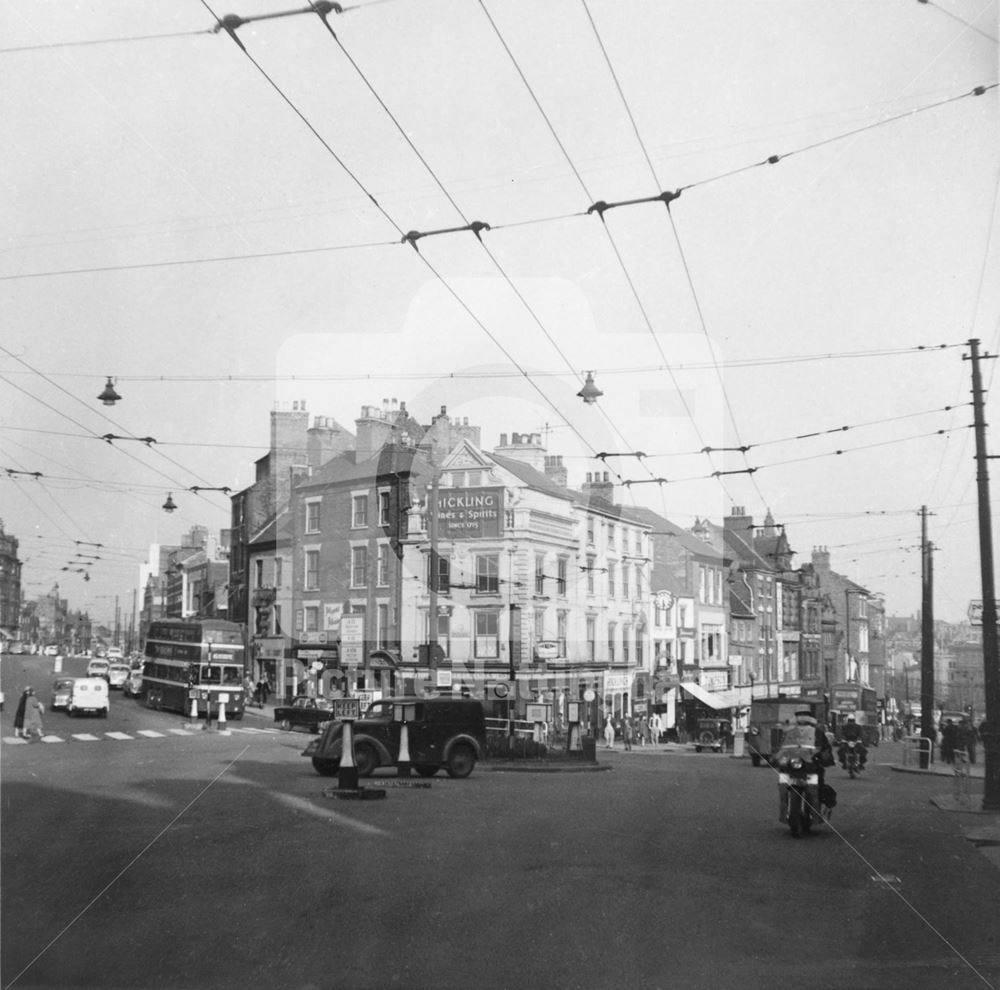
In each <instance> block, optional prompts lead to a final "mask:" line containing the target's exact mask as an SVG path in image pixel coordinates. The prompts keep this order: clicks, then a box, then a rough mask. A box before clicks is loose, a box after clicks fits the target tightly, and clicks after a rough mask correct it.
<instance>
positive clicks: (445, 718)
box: [302, 697, 486, 778]
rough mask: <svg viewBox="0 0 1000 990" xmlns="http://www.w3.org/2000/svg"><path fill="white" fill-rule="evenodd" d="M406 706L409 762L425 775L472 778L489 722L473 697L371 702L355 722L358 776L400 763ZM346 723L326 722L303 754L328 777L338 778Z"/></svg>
mask: <svg viewBox="0 0 1000 990" xmlns="http://www.w3.org/2000/svg"><path fill="white" fill-rule="evenodd" d="M401 706H405V708H406V714H407V723H406V728H407V740H408V746H409V751H410V763H411V765H412V766H413V768H414V770H416V771H417V773H419V774H420V775H421V776H422V777H433V776H434V774H436V773H437V772H438V770H440V769H441V767H444V768H445V769H446V770H447V771H448V776H449V777H456V778H461V777H468V776H469V774H470V773H472V770H473V768H474V767H475V765H476V760H478V759H480V758H481V757H482V755H483V754H484V753H485V752H486V719H485V717H484V715H483V705H482V702H480V701H475V700H472V699H469V698H417V697H403V698H386V699H384V700H383V701H375V702H372V704H371V705H369V706H368V710H367V711H366V712H365V714H364V716H363V717H362V718H360V719H358V720H357V721H356V722H355V723H354V732H353V736H354V762H355V765H356V766H357V769H358V776H359V777H370V776H371V775H372V774H373V773H374V772H375V771H376V770H377V769H378V768H379V767H394V766H396V765H397V763H398V761H399V733H400V725H401V724H402V723H401V722H400V721H398V720H397V719H396V718H395V717H394V714H398V710H399V708H400V707H401ZM343 736H344V724H343V722H339V721H337V722H327V723H326V725H325V727H324V728H323V731H322V735H320V737H319V739H316V740H314V741H313V742H311V743H310V744H309V745H308V746H307V747H306V749H305V750H304V751H303V753H302V755H303V756H309V757H312V764H313V768H314V769H315V770H316V772H317V773H318V774H321V775H322V776H324V777H333V776H336V775H337V773H338V772H339V770H340V756H341V752H342V750H343Z"/></svg>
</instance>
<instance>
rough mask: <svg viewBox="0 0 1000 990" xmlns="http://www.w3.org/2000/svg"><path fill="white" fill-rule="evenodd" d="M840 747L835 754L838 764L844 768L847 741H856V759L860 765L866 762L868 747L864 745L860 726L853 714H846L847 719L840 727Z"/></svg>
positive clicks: (845, 764) (845, 766) (845, 765)
mask: <svg viewBox="0 0 1000 990" xmlns="http://www.w3.org/2000/svg"><path fill="white" fill-rule="evenodd" d="M840 740H841V742H840V748H839V749H838V750H837V756H838V758H839V759H840V766H841V767H842V768H843V769H844V770H846V769H847V745H846V744H847V743H848V742H856V743H857V744H858V745H857V751H858V761H859V763H860V765H861V766H862V767H864V765H865V763H867V762H868V748H867V747H866V746H865V743H864V740H863V739H862V738H861V726H860V725H858V723H857V720H856V719H855V717H854V716H853V715H848V716H847V721H846V722H844V724H843V725H842V726H841V727H840Z"/></svg>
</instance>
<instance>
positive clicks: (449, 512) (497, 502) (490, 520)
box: [437, 488, 503, 540]
mask: <svg viewBox="0 0 1000 990" xmlns="http://www.w3.org/2000/svg"><path fill="white" fill-rule="evenodd" d="M502 511H503V489H502V488H442V489H439V490H438V497H437V531H438V538H439V539H442V540H469V539H473V540H482V539H489V538H494V539H495V538H496V537H498V536H499V535H500V520H501V518H502Z"/></svg>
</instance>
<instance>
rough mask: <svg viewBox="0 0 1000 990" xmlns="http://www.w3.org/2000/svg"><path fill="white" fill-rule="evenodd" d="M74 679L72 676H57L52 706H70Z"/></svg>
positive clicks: (53, 707) (54, 682)
mask: <svg viewBox="0 0 1000 990" xmlns="http://www.w3.org/2000/svg"><path fill="white" fill-rule="evenodd" d="M73 681H74V678H72V677H57V678H56V679H55V680H54V681H53V682H52V699H51V701H50V702H49V707H50V708H52V709H56V708H69V703H70V699H71V698H72V697H73Z"/></svg>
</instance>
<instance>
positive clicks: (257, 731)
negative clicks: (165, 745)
mask: <svg viewBox="0 0 1000 990" xmlns="http://www.w3.org/2000/svg"><path fill="white" fill-rule="evenodd" d="M220 731H221V732H222V733H223V734H226V735H237V734H241V735H245V736H276V735H284V734H285V733H282V732H281V730H280V729H277V728H270V727H268V728H255V727H253V726H240V727H238V728H237V727H236V726H233V725H232V723H229V724H228V725H227V726H226V727H225V728H224V729H222V730H215V731H213V732H212V733H210V734H211V735H218V734H219V732H220ZM205 735H207V734H206V733H204V732H203V731H202V729H201V726H198V727H197V728H193V729H167V730H166V731H165V732H157V731H156V730H155V729H134V730H133V731H132V732H131V733H129V732H116V731H110V732H102V733H93V732H74V733H70V734H69V735H68V736H62V735H57V734H55V733H49V734H47V735H44V736H42V738H41V739H40V740H39V741H40V742H43V743H48V744H49V745H54V744H56V743H65V742H71V741H72V742H87V743H91V742H102V741H103V740H105V739H110V740H112V741H113V742H141V741H142V740H143V739H167V738H169V737H170V736H205ZM2 741H3V744H4V745H5V746H27V745H28V744H29V743H30V741H31V740H29V739H24V738H22V737H20V736H3V737H2Z"/></svg>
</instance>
